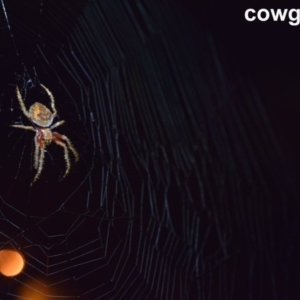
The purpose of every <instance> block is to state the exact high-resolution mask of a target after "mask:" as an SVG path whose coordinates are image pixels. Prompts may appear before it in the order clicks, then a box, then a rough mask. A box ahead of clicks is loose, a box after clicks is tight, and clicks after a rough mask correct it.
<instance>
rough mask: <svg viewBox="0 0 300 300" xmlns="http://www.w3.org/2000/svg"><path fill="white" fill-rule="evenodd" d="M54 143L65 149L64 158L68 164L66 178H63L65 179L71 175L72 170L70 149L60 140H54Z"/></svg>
mask: <svg viewBox="0 0 300 300" xmlns="http://www.w3.org/2000/svg"><path fill="white" fill-rule="evenodd" d="M53 141H54V143H56V144H57V145H59V146H61V147H62V148H64V158H65V162H66V172H65V174H64V176H63V177H62V179H64V178H65V177H66V176H67V175H68V174H69V172H70V168H71V163H70V157H69V151H68V147H67V146H66V144H64V143H63V142H61V141H60V140H59V139H55V138H54V139H53Z"/></svg>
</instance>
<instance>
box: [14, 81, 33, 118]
mask: <svg viewBox="0 0 300 300" xmlns="http://www.w3.org/2000/svg"><path fill="white" fill-rule="evenodd" d="M16 91H17V97H18V101H19V104H20V107H21V110H22V112H23V114H24V115H25V116H26V117H27V118H28V119H29V120H30V115H29V112H28V111H27V109H26V107H25V104H24V101H23V99H22V95H21V92H20V90H19V87H18V86H17V87H16Z"/></svg>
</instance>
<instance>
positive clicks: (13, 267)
mask: <svg viewBox="0 0 300 300" xmlns="http://www.w3.org/2000/svg"><path fill="white" fill-rule="evenodd" d="M23 268H24V259H23V257H22V255H21V254H20V253H19V252H17V251H14V250H1V251H0V272H1V273H2V274H3V275H5V276H8V277H12V276H16V275H18V274H19V273H20V272H21V271H22V270H23Z"/></svg>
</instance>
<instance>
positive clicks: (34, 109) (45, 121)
mask: <svg viewBox="0 0 300 300" xmlns="http://www.w3.org/2000/svg"><path fill="white" fill-rule="evenodd" d="M41 87H42V88H43V89H44V90H45V91H46V93H47V94H48V96H49V97H50V100H51V109H52V112H51V111H50V109H48V108H47V107H46V106H45V105H43V104H41V103H39V102H35V103H34V104H32V105H31V106H30V108H29V110H28V111H27V109H26V107H25V104H24V101H23V99H22V96H21V93H20V90H19V88H18V87H17V88H16V90H17V97H18V101H19V104H20V107H21V110H22V112H23V114H24V115H25V116H26V117H27V118H28V119H29V120H30V121H31V122H32V123H33V125H34V126H25V125H17V124H14V125H11V126H12V127H15V128H21V129H25V130H32V131H35V133H36V134H35V138H34V145H35V150H34V163H33V166H34V168H35V169H37V173H36V175H35V177H34V179H33V182H35V181H36V180H37V179H38V178H39V177H40V175H41V172H42V170H43V163H44V157H45V149H46V146H47V145H49V144H50V143H52V142H54V143H56V144H57V145H59V146H61V147H62V148H64V158H65V161H66V165H67V168H66V172H65V174H64V176H63V178H64V177H65V176H66V175H67V174H68V173H69V172H70V168H71V163H70V157H69V150H71V152H72V153H73V155H74V157H75V160H76V161H77V160H78V159H79V155H78V153H77V151H76V150H75V148H74V146H73V145H72V143H71V141H70V140H69V139H68V138H67V137H66V136H65V135H62V134H59V133H57V132H53V131H52V129H54V128H56V127H58V126H60V125H62V124H63V123H65V121H59V122H56V123H54V124H53V125H51V124H52V123H53V120H54V118H55V117H56V115H57V110H56V108H55V100H54V97H53V95H52V93H51V92H50V90H49V89H48V88H46V87H45V86H44V85H42V84H41Z"/></svg>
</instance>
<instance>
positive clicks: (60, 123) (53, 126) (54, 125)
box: [50, 120, 65, 130]
mask: <svg viewBox="0 0 300 300" xmlns="http://www.w3.org/2000/svg"><path fill="white" fill-rule="evenodd" d="M64 123H65V121H64V120H62V121H59V122H56V123H55V124H53V125H52V126H51V127H50V129H51V130H52V129H53V128H56V127H58V126H60V125H62V124H64Z"/></svg>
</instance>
